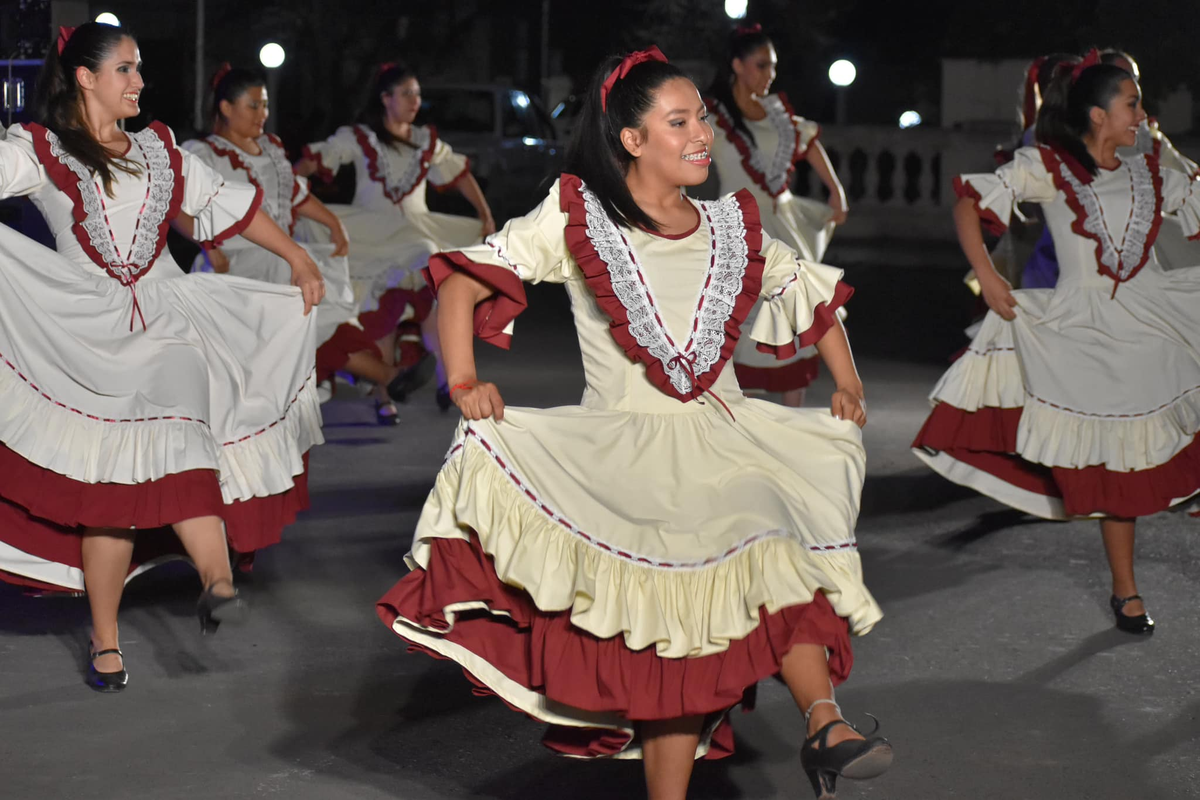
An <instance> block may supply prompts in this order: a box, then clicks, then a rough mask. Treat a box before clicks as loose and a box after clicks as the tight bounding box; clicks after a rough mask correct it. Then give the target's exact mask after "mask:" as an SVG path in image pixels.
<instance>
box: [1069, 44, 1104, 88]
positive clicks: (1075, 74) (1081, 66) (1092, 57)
mask: <svg viewBox="0 0 1200 800" xmlns="http://www.w3.org/2000/svg"><path fill="white" fill-rule="evenodd" d="M1099 63H1100V51H1099V50H1097V49H1096V48H1094V47H1093V48H1092V49H1091V50H1088V51H1087V55H1085V56H1084V57H1083V60H1082V61H1080V62H1079V63H1078V64H1076V65H1075V68H1074V69H1073V70H1071V85H1072V86H1073V85H1075V82H1076V81H1077V80H1079V76H1080V75H1082V74H1083V71H1084V70H1085V69H1087V68H1088V67H1094V66H1096V65H1097V64H1099Z"/></svg>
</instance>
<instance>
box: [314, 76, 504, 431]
mask: <svg viewBox="0 0 1200 800" xmlns="http://www.w3.org/2000/svg"><path fill="white" fill-rule="evenodd" d="M420 109H421V86H420V84H419V83H418V82H417V76H416V73H415V72H413V71H412V70H411V69H409V68H408V67H406V66H404V65H402V64H384V65H383V66H382V67H381V68H380V70H379V75H378V77H377V78H376V80H375V87H374V91H373V92H372V94H371V97H370V99H369V100H368V101H367V108H366V110H365V111H364V112H363V115H362V118H361V121H360V122H359V123H358V124H357V125H354V126H347V127H342V128H338V130H337V132H336V133H334V134H333V136H331V137H329V139H327V140H326V141H324V142H318V143H315V144H311V145H309V146H308V147H307V148H305V154H304V158H303V159H302V160H301V161H300V162H299V163H298V164H297V165H296V171H297V173H298V174H300V175H303V176H309V175H313V174H316V175H317V176H318V177H321V178H322V179H324V180H332V179H333V176H334V174H335V173H336V172H337V170H338V168H339V167H341V166H342V165H343V164H354V170H355V176H354V177H355V194H354V205H353V206H351V207H349V208H346V207H336V206H335V210H336V211H337V213H338V216H339V217H341V219H342V222H343V223H344V224H345V225H346V228H347V230H348V231H349V232H350V236H351V238H352V239H353V240H354V252H353V253H352V254H351V256H350V277H351V278H352V279H353V280H354V282H355V284H356V296H357V299H358V300H359V301H360V303H362V308H363V309H365V310H374V309H378V310H377V311H376V315H377V316H376V315H371V316H368V315H364V316H363V317H362V318H361V319H362V323H363V327H364V328H366V329H367V331H368V332H369V333H370V334H371V335H373V336H375V337H376V338H377V339H379V340H380V345H381V347H382V348H383V354H384V356H385V357H386V358H390V357H391V354H392V353H393V352H394V346H395V333H396V322H397V321H399V319H400V312H406V313H411V312H407V309H406V306H411V307H412V308H413V309H414V310H417V311H424V313H425V314H426V316H425V317H424V319H422V320H421V331H422V333H423V334H424V337H425V343H426V347H427V349H428V350H429V351H430V352H431V353H433V354H434V355H435V356H437V357H438V358H439V364H438V404H439V405H440V406H442V407H443V408H449V406H450V395H449V391H448V388H447V386H446V376H445V371H444V370H443V369H442V367H441V364H440V356H439V355H438V354H439V353H440V349H439V348H438V345H437V314H436V312H435V311H434V310H433V308H432V303H431V299H430V298H427V297H425V298H423V297H422V296H421V295H422V294H426V295H428V293H429V290H428V289H427V288H426V286H425V280H424V278H422V276H421V270H422V269H423V268H424V267H425V266H426V264H428V263H429V257H430V256H431V255H433V254H434V253H436V252H437V251H439V250H445V249H448V248H451V247H463V246H466V245H471V244H475V243H476V242H478V241H479V240H480V238H481V237H482V236H487V235H488V234H491V233H494V232H495V230H496V223H495V221H494V220H493V219H492V212H491V210H490V209H489V208H488V204H487V200H485V199H484V197H483V192H482V191H481V190H480V188H479V184H478V183H476V181H475V178H474V176H473V175H471V172H470V167H469V164H468V162H467V159H466V158H465V157H463V156H460V155H458V154H456V153H455V152H454V151H453V150H451V149H450V146H449V145H448V144H446V143H445V142H443V141H442V140H440V139H439V138H438V135H437V131H436V130H435V129H434V128H433V126H431V125H414V124H413V120H414V119H416V116H417V112H418V111H420ZM426 181H429V182H432V183H433V185H434V186H437V187H438V188H448V187H450V186H453V187H454V188H456V189H458V190H459V191H460V192H462V194H463V196H464V197H465V198H467V200H468V201H470V203H471V205H472V206H474V207H475V210H476V212H477V213H478V214H479V220H478V221H476V220H471V219H467V218H464V217H457V216H452V215H449V214H438V213H434V212H431V211H430V210H429V207H428V206H427V205H426V203H425V184H426ZM389 290H399V291H392V292H390V293H389Z"/></svg>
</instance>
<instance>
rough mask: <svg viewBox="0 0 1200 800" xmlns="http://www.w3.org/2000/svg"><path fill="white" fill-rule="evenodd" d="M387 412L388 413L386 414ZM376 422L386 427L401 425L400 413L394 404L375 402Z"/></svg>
mask: <svg viewBox="0 0 1200 800" xmlns="http://www.w3.org/2000/svg"><path fill="white" fill-rule="evenodd" d="M385 411H387V412H388V413H386V414H385V413H384V412H385ZM375 422H376V423H378V424H379V425H383V426H385V427H390V426H392V425H399V424H400V412H399V411H397V410H396V405H395V404H394V403H381V402H379V401H378V400H376V401H375Z"/></svg>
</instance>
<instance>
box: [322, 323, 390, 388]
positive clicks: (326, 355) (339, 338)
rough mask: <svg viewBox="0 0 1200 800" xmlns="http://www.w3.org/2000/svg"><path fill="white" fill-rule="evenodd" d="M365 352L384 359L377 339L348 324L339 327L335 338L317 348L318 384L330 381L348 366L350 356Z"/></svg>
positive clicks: (334, 333)
mask: <svg viewBox="0 0 1200 800" xmlns="http://www.w3.org/2000/svg"><path fill="white" fill-rule="evenodd" d="M376 338H383V337H376ZM364 352H365V353H372V354H374V355H375V356H376V357H377V358H383V354H382V353H381V352H379V345H377V344H375V339H372V338H371V337H370V336H368V335H367V334H366V332H365V331H364V330H362V329H361V328H356V327H354V326H353V325H351V324H350V323H348V322H343V323H342V324H341V325H338V326H337V329H336V330H334V332H333V336H330V337H329V338H328V339H327V340H326V341H325V342H324V343H323V344H322V345H321V346H320V347H318V348H317V382H318V383H320V382H321V381H327V380H329V379H330V378H332V377H333V374H334V373H335V372H337V371H338V370H339V369H341V368H342V367H344V366H346V362H347V361H349V360H350V356H352V355H354V354H355V353H364Z"/></svg>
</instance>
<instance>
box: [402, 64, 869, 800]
mask: <svg viewBox="0 0 1200 800" xmlns="http://www.w3.org/2000/svg"><path fill="white" fill-rule="evenodd" d="M712 139H713V132H712V128H711V127H710V126H709V124H708V122H707V111H706V109H705V106H704V103H703V102H702V100H701V99H700V95H699V93H698V92H697V90H696V87H695V86H694V85H693V84H692V82H691V81H690V80H688V79H687V78H686V77H685V76H684V73H683V72H682V71H681V70H679V69H678V68H676V67H674V66H673V65H670V64H667V63H665V59H664V58H663V56H662V54H661V53H660V52H659V51H658V49H657V48H651V49H650V50H648V51H642V52H639V53H634V54H632V55H630V56H628V57H626V58H624V59H620V58H612V59H609V60H608V61H607V62H606V63H605V64H603V65H602V66H601V67H600V69H599V70H598V71H597V72H596V74H595V76H594V77H593V79H592V81H591V85H590V88H589V90H588V94H587V99H586V101H585V105H584V109H583V111H582V114H581V116H580V119H579V122H578V123H577V125H576V128H575V137H574V140H573V142H572V145H571V151H570V153H569V155H568V158H567V169H568V170H569V172H568V173H564V174H563V175H562V176H561V178H560V179H559V180H558V181H557V182H556V184H555V185H554V187H553V188H552V189H551V191H550V194H549V196H548V197H547V198H546V199H545V200H544V201H543V202H542V203H541V205H539V206H538V207H537V208H536V209H534V210H533V211H532V212H530V213H529V214H528V215H527V216H525V217H522V218H518V219H515V220H512V221H511V222H509V223H508V224H507V225H505V227H504V229H503V230H502V231H501V232H500V233H498V234H497V235H496V236H494V237H490V238H489V240H488V242H487V243H486V244H482V245H478V246H475V247H471V248H467V249H464V250H458V251H452V252H449V253H442V254H438V255H437V256H435V257H434V258H433V259H432V261H431V262H430V273H431V275H432V279H433V281H434V283H435V285H436V287H437V291H438V300H439V303H440V304H441V319H440V329H441V334H442V344H443V346H444V348H445V351H444V352H445V355H446V362H447V367H448V369H449V373H450V378H451V381H452V387H451V392H452V397H453V399H454V402H455V403H457V404H458V407H459V408H460V409H461V410H462V413H463V417H464V420H463V422H462V423H461V425H460V426H459V429H458V432H457V434H456V437H455V441H454V444H453V446H452V448H451V450H450V453H449V456H448V459H447V461H446V464H445V465H444V466H443V468H442V470H441V472H440V474H439V475H438V478H437V482H436V484H435V486H434V488H433V491H432V493H431V494H430V496H429V499H428V500H427V501H426V504H425V508H424V511H423V512H422V515H421V520H420V522H419V523H418V527H417V530H416V533H415V536H414V539H413V547H412V550H411V552H410V553H409V555H408V563H409V565H410V566H411V567H412V572H411V573H409V574H408V575H407V576H405V577H404V578H403V579H401V580H400V582H399V583H398V584H396V586H395V587H393V589H392V590H391V591H389V592H388V593H387V594H386V595H385V596H384V597H383V599H382V600H381V601H380V603H379V606H378V610H379V614H380V617H381V618H382V619H383V620H384V622H385V623H386V624H387V625H389V626H390V627H391V628H392V630H393V631H394V632H395V633H397V634H398V635H400V636H401V637H403V638H404V639H405V640H407V641H408V642H409V643H410V644H411V646H413V647H416V648H419V649H421V650H424V651H426V652H429V653H431V654H434V655H436V656H438V657H445V658H450V659H453V660H454V661H456V662H458V663H459V664H461V665H462V666H463V668H464V670H465V671H466V672H467V673H468V674H469V676H470V678H471V680H472V681H473V682H474V683H475V684H476V685H477V686H480V687H481V688H482V689H484V690H486V691H489V692H494V693H495V694H497V695H499V696H500V697H502V698H503V699H504V701H505V702H506V703H508V704H509V705H510V706H512V707H513V708H516V709H519V710H521V711H524V712H525V713H526V714H529V715H530V716H532V717H534V718H536V719H539V720H542V721H545V722H547V723H549V724H550V725H551V726H552V728H551V730H550V731H549V733H548V734H547V738H546V743H547V744H548V745H549V746H550V747H551V748H553V749H555V750H558V751H559V752H563V753H567V754H570V755H575V756H583V757H600V756H607V757H623V758H631V757H632V758H636V757H642V758H644V759H645V774H646V782H647V786H648V789H649V795H650V797H651V798H652V800H682V798H684V796H685V795H686V792H687V786H688V781H689V778H690V775H691V771H692V764H693V760H694V759H695V758H699V757H702V756H705V755H706V754H707V755H708V756H709V757H713V758H716V757H720V756H723V755H728V754H729V753H730V751H731V748H732V736H731V732H730V730H729V726H728V712H729V710H730V709H731V708H732V707H733V706H735V705H737V704H738V703H740V702H742V699H743V696H744V695H745V693H747V692H748V691H750V690H751V689H752V688H753V687H754V685H755V683H756V682H757V681H759V680H761V679H763V678H767V677H770V676H772V675H781V676H782V678H783V680H784V682H785V683H786V684H787V686H788V688H789V689H790V690H791V692H792V695H793V697H794V698H795V701H796V704H797V706H798V707H799V709H800V710H801V711H802V712H804V714H805V717H806V720H807V724H808V738H807V740H806V741H804V742H803V743H802V744H801V743H797V749H798V750H799V751H800V760H801V765H802V766H803V768H804V770H805V771H806V773H807V774H808V776H809V778H810V779H811V781H812V783H813V786H814V788H815V789H816V791H817V794H818V796H820V797H822V798H828V797H832V795H833V790H834V785H835V782H836V780H837V777H838V776H839V775H840V776H844V777H849V778H868V777H873V776H875V775H878V774H880V773H882V772H883V771H884V770H885V769H887V767H888V765H890V763H891V758H892V751H891V746H890V745H889V744H888V743H887V741H886V740H884V739H880V738H878V737H873V738H865V739H864V737H863V736H862V735H861V734H860V733H858V732H857V731H856V730H855V729H854V728H853V727H851V726H850V725H849V724H847V723H846V722H844V721H843V720H842V718H841V714H840V710H839V708H838V706H837V704H836V703H835V702H834V699H833V685H834V684H836V683H841V682H842V681H843V680H845V679H846V677H847V676H848V674H849V672H850V666H851V661H852V659H853V655H852V650H851V646H850V635H851V634H852V633H853V634H863V633H866V632H867V631H869V630H870V629H871V627H872V626H873V625H874V624H875V623H876V622H877V621H878V620H879V618H880V616H881V615H880V611H879V608H878V606H877V605H876V604H875V601H874V600H873V599H872V597H871V595H870V593H869V592H868V591H867V589H866V587H865V586H864V585H863V581H862V567H861V564H860V562H859V557H858V552H857V550H856V544H855V540H854V526H855V521H856V518H857V515H858V502H859V494H860V491H861V489H862V482H863V472H864V467H865V464H864V461H865V457H864V453H863V448H862V434H861V432H860V430H859V426H860V425H862V424H864V423H865V422H866V413H865V411H864V405H863V399H862V393H863V392H862V383H861V381H860V380H859V377H858V374H857V372H856V370H855V367H854V361H853V358H852V357H851V354H850V347H849V344H848V343H847V341H846V335H845V332H844V331H843V329H842V326H841V324H840V322H839V321H838V319H837V316H836V313H835V312H836V309H837V308H838V307H839V306H840V305H841V304H842V303H843V302H844V301H845V300H846V299H847V298H848V297H849V296H850V290H849V289H848V288H847V287H846V286H845V285H844V284H842V283H841V282H840V280H839V278H840V276H841V272H840V270H836V269H833V268H831V267H826V266H823V265H821V264H815V263H812V262H809V261H806V260H802V259H798V258H797V255H796V253H795V251H793V250H792V249H791V248H789V247H788V246H787V245H785V244H783V243H782V242H779V241H775V240H773V239H771V237H770V236H769V235H768V234H766V233H765V232H763V230H762V226H761V224H760V222H759V214H758V209H757V206H756V204H755V201H754V197H753V195H751V194H750V192H748V191H745V190H743V191H739V192H738V193H736V194H734V195H727V196H725V197H723V198H721V199H720V200H717V201H714V202H699V201H695V200H691V199H689V198H687V196H686V195H685V194H684V192H683V189H684V188H686V187H689V186H696V185H699V184H701V183H703V182H704V180H705V179H706V177H707V175H708V165H709V160H710V157H709V152H710V150H709V148H710V147H711V145H712ZM522 281H529V282H533V283H538V282H543V281H548V282H552V283H563V284H565V285H566V289H567V292H568V293H569V295H570V297H571V301H572V302H571V305H572V309H573V311H574V315H575V325H576V328H577V333H578V335H579V344H580V349H581V351H582V354H583V365H584V372H585V376H586V382H587V385H586V388H585V390H584V395H583V400H582V402H581V405H578V406H567V407H563V408H554V409H546V410H538V409H529V408H511V407H507V406H506V405H505V404H504V400H503V398H502V395H501V390H500V389H499V388H498V386H497V384H495V383H492V382H490V381H487V380H485V379H481V376H479V375H478V373H477V372H476V368H475V357H474V353H473V344H472V329H474V332H475V333H476V334H477V335H478V336H480V337H481V338H483V339H484V340H486V341H490V342H493V343H496V344H500V345H507V343H508V341H509V338H510V336H511V332H512V322H513V320H514V318H515V317H516V316H517V315H518V314H519V313H520V312H521V311H522V310H523V309H524V308H525V305H526V299H525V290H524V288H523V285H522ZM759 298H763V299H764V300H765V301H766V302H765V303H764V305H763V309H762V312H761V314H760V316H759V319H758V322H757V323H756V324H755V326H754V328H753V330H752V331H749V335H751V336H753V337H754V338H756V339H758V340H760V341H762V342H763V343H765V344H767V345H769V346H772V347H780V348H786V347H790V346H792V344H793V343H794V342H795V341H796V339H797V338H799V340H800V342H801V343H802V344H809V343H816V344H817V347H818V349H819V350H820V352H821V354H822V357H823V358H824V359H825V362H826V364H827V366H828V367H829V369H830V371H831V372H832V374H833V376H834V379H835V380H836V382H837V387H838V388H837V391H836V392H835V393H834V395H833V397H832V400H831V402H830V408H829V409H828V410H826V409H821V410H817V409H812V410H800V409H792V408H784V407H782V406H779V405H775V404H773V403H766V402H763V401H760V400H751V399H747V398H746V397H745V396H744V395H743V394H742V391H741V389H740V387H739V386H738V383H737V380H736V378H735V377H734V374H733V373H732V371H730V370H729V369H726V367H727V362H728V360H729V358H730V356H731V355H732V354H733V349H734V346H735V344H736V343H737V340H738V338H739V336H740V335H741V331H742V329H743V325H744V323H745V320H746V316H747V314H748V313H749V312H750V309H751V308H752V307H753V306H754V304H755V302H756V301H757V300H758V299H759ZM868 735H869V734H868Z"/></svg>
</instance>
